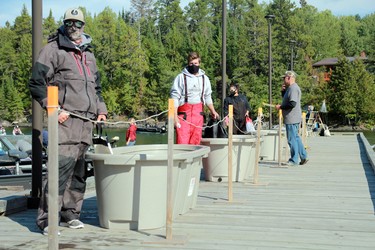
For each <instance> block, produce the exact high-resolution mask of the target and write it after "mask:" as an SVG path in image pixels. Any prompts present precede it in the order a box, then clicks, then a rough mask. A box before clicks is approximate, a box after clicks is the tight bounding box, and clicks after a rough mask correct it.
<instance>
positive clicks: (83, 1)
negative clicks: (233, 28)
mask: <svg viewBox="0 0 375 250" xmlns="http://www.w3.org/2000/svg"><path fill="white" fill-rule="evenodd" d="M191 1H192V0H181V7H184V6H186V5H187V4H188V3H189V2H191ZM227 1H230V0H227ZM270 1H271V0H259V2H267V3H268V2H270ZM293 1H294V2H295V3H296V4H297V5H299V0H293ZM31 2H32V0H0V26H4V24H5V22H6V21H9V22H10V23H11V24H13V22H14V20H15V18H16V17H17V16H19V15H20V13H21V10H22V6H23V4H26V7H27V9H28V10H29V13H30V15H31ZM42 2H43V17H46V16H47V15H48V13H49V10H50V9H51V10H52V14H53V15H54V17H55V18H56V19H59V18H60V17H62V15H63V14H64V11H65V10H66V9H67V8H71V7H77V6H84V7H86V9H87V10H88V11H89V12H90V13H91V14H94V13H99V12H101V11H102V10H103V9H104V8H105V7H106V6H109V7H110V8H111V9H112V10H114V11H115V12H118V11H121V10H122V9H123V8H124V9H125V10H130V0H106V1H104V0H42ZM307 3H308V4H310V5H313V6H315V7H317V8H318V10H319V11H322V10H326V9H328V10H331V11H332V13H333V14H334V15H338V16H340V15H355V14H359V15H361V16H364V15H367V14H371V13H374V12H375V1H374V0H307Z"/></svg>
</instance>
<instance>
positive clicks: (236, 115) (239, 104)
mask: <svg viewBox="0 0 375 250" xmlns="http://www.w3.org/2000/svg"><path fill="white" fill-rule="evenodd" d="M229 105H233V119H234V120H235V121H237V122H243V121H245V120H246V117H245V114H246V111H249V116H250V111H251V110H250V105H249V102H248V101H247V99H246V97H245V96H244V95H242V94H238V96H227V97H226V98H225V99H224V107H223V108H224V110H223V112H224V116H227V115H228V108H229Z"/></svg>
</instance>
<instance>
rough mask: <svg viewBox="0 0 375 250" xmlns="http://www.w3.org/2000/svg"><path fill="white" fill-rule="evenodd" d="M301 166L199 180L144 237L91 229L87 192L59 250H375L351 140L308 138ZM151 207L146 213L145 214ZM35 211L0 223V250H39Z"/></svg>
mask: <svg viewBox="0 0 375 250" xmlns="http://www.w3.org/2000/svg"><path fill="white" fill-rule="evenodd" d="M308 146H309V149H308V153H309V158H310V161H309V162H308V164H307V165H305V166H297V167H289V168H276V167H275V164H272V163H264V164H260V166H259V182H260V183H262V182H263V183H267V185H260V186H254V185H250V184H251V183H250V182H251V181H250V180H248V181H247V182H245V183H233V202H231V203H229V202H227V201H226V200H227V184H226V183H217V182H216V183H215V182H204V181H201V183H200V188H199V196H198V202H197V206H196V208H194V209H193V210H191V211H189V212H188V213H187V214H184V215H183V216H178V217H177V218H176V219H175V220H174V221H173V225H172V227H173V235H174V236H176V238H177V236H184V237H186V238H187V241H186V242H185V244H182V245H181V244H177V243H173V242H166V241H165V240H164V243H161V244H158V243H155V242H156V241H158V240H159V241H160V240H161V241H163V240H162V239H163V236H164V235H165V228H160V229H155V230H145V231H141V232H139V231H130V230H113V229H111V230H107V229H104V228H101V227H99V222H98V218H97V207H96V196H95V192H94V191H90V192H88V193H87V195H86V199H85V203H84V210H83V213H82V221H83V222H84V223H85V228H84V229H82V230H72V229H68V228H63V227H60V229H61V233H62V236H60V237H59V240H60V249H131V250H132V249H205V250H207V249H223V250H224V249H225V250H228V249H278V250H279V249H348V250H349V249H350V250H353V249H371V250H373V249H375V216H374V210H375V205H374V204H375V176H374V173H373V170H372V167H371V166H370V164H369V162H368V160H367V156H366V155H365V153H364V152H363V150H362V145H361V143H359V141H358V138H357V136H356V135H355V134H352V135H345V136H343V135H339V134H335V135H333V136H332V137H312V138H308ZM150 209H152V208H150ZM35 216H36V210H27V211H23V212H19V213H16V214H13V215H9V216H1V217H0V225H1V226H0V249H47V246H48V245H47V244H48V240H47V237H45V236H43V235H41V234H40V232H39V230H38V229H37V227H36V225H35Z"/></svg>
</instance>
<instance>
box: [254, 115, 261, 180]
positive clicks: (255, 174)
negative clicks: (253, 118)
mask: <svg viewBox="0 0 375 250" xmlns="http://www.w3.org/2000/svg"><path fill="white" fill-rule="evenodd" d="M262 113H263V110H262V108H258V118H257V142H256V145H255V165H254V181H253V183H254V184H258V172H259V170H258V167H259V166H258V165H259V154H260V129H261V127H262Z"/></svg>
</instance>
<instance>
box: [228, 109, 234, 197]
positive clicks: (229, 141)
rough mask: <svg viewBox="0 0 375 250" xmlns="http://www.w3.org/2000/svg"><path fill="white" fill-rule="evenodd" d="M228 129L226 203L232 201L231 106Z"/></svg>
mask: <svg viewBox="0 0 375 250" xmlns="http://www.w3.org/2000/svg"><path fill="white" fill-rule="evenodd" d="M228 114H229V124H228V125H229V127H228V201H229V202H231V201H232V200H233V183H232V178H233V177H232V175H233V170H232V169H233V166H232V164H233V161H232V148H233V105H229V109H228Z"/></svg>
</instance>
